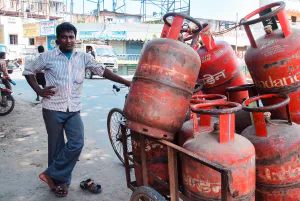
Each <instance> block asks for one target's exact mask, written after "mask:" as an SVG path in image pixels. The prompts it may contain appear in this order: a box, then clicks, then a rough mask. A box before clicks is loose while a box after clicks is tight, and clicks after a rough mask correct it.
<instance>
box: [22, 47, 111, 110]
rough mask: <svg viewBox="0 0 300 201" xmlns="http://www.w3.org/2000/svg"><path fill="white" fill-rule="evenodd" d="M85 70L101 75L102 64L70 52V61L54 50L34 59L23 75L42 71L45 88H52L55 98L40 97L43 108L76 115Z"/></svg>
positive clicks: (88, 57)
mask: <svg viewBox="0 0 300 201" xmlns="http://www.w3.org/2000/svg"><path fill="white" fill-rule="evenodd" d="M85 69H90V70H91V71H92V72H93V73H94V74H97V75H100V76H102V75H103V73H104V70H105V67H104V65H103V64H101V63H98V62H97V61H96V60H94V59H93V58H92V57H91V55H89V54H87V53H84V52H77V51H74V52H73V54H72V56H71V58H70V60H68V59H67V57H66V56H65V55H64V54H63V53H62V52H61V51H60V50H59V48H56V49H54V50H51V51H48V52H45V53H43V54H41V55H40V56H38V57H37V58H36V59H35V60H34V61H33V62H30V63H29V64H28V65H27V66H26V67H25V69H24V72H23V75H35V74H36V73H38V72H41V71H42V70H44V72H45V79H46V85H47V86H55V87H56V88H55V89H53V90H55V95H54V96H51V98H50V99H47V98H43V100H42V105H43V108H45V109H48V110H54V111H61V112H66V111H67V110H68V109H69V111H70V112H77V111H79V110H81V108H82V104H81V95H82V87H83V80H84V76H85Z"/></svg>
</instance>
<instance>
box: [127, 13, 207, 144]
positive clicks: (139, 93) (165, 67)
mask: <svg viewBox="0 0 300 201" xmlns="http://www.w3.org/2000/svg"><path fill="white" fill-rule="evenodd" d="M169 16H174V19H173V22H172V25H171V24H170V23H169V22H168V21H167V17H169ZM184 19H188V20H190V21H192V22H193V23H195V24H196V25H197V26H198V28H199V29H198V30H197V31H196V32H195V34H198V33H199V31H200V30H201V28H202V26H201V24H200V23H199V22H198V21H197V20H195V19H193V18H191V17H189V16H186V15H183V14H176V13H168V14H166V15H165V16H164V20H165V23H166V24H165V26H164V30H163V33H162V36H163V37H167V38H160V39H154V40H151V41H149V42H148V43H147V44H146V45H145V47H144V48H143V51H142V54H141V57H140V60H139V63H138V66H137V69H136V72H135V74H134V77H133V81H132V84H131V88H130V91H129V94H128V97H127V101H126V104H125V108H124V115H125V117H126V126H127V127H128V128H129V129H131V130H134V131H137V132H139V133H142V134H145V135H148V136H151V137H155V138H164V139H168V140H172V139H173V138H174V134H175V133H176V132H178V131H179V130H180V128H181V126H182V124H183V123H184V121H185V116H186V111H187V109H188V107H189V101H190V98H191V97H192V94H193V90H194V87H195V83H196V80H197V77H198V73H199V70H200V65H201V62H200V58H199V56H198V55H197V53H196V52H195V51H194V50H193V48H191V47H189V46H188V45H186V44H184V43H182V42H179V41H177V38H178V35H179V33H180V30H181V26H182V23H183V21H184Z"/></svg>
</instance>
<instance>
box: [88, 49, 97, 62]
mask: <svg viewBox="0 0 300 201" xmlns="http://www.w3.org/2000/svg"><path fill="white" fill-rule="evenodd" d="M88 54H90V55H92V57H93V58H94V59H95V58H96V56H95V52H94V50H93V48H92V47H88Z"/></svg>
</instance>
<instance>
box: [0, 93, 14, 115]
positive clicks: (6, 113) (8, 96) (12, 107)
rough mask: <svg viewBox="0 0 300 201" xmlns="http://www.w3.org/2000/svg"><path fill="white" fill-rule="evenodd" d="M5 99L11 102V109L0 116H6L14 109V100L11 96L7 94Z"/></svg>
mask: <svg viewBox="0 0 300 201" xmlns="http://www.w3.org/2000/svg"><path fill="white" fill-rule="evenodd" d="M7 99H11V100H12V104H11V107H10V108H9V110H8V111H7V112H4V113H0V116H5V115H8V114H9V113H11V111H13V109H14V107H15V99H14V97H12V95H10V94H9V95H7Z"/></svg>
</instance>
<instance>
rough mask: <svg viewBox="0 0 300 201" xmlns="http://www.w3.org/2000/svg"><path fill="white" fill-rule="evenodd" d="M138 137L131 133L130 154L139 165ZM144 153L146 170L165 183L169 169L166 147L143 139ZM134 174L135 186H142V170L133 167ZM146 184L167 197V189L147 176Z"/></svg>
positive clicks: (138, 135) (167, 179)
mask: <svg viewBox="0 0 300 201" xmlns="http://www.w3.org/2000/svg"><path fill="white" fill-rule="evenodd" d="M140 135H141V134H139V133H137V132H134V131H131V141H132V153H133V159H134V160H135V161H137V162H138V163H139V164H141V150H140V149H141V144H140V143H141V142H140V138H139V137H140ZM145 152H146V162H147V169H148V170H149V171H151V172H152V173H153V174H155V175H156V176H157V177H159V178H160V179H162V180H164V181H165V182H168V181H169V169H168V150H167V147H166V146H163V145H162V144H159V143H158V142H156V141H154V140H151V139H145ZM134 173H135V178H136V183H137V186H144V184H143V172H142V169H141V168H140V167H139V166H137V165H135V166H134ZM148 184H149V186H150V187H152V188H154V189H155V190H157V191H158V192H159V193H160V194H162V195H168V194H169V189H168V188H164V187H163V186H162V185H160V184H159V183H158V182H157V181H156V180H154V178H153V177H152V176H151V175H150V174H148Z"/></svg>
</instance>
